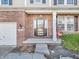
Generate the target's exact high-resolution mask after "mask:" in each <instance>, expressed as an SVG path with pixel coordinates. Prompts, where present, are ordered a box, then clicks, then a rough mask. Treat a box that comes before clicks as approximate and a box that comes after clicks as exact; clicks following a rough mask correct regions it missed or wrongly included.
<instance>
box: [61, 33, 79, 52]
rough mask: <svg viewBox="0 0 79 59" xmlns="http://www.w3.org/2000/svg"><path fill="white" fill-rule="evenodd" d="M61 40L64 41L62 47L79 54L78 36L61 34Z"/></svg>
mask: <svg viewBox="0 0 79 59" xmlns="http://www.w3.org/2000/svg"><path fill="white" fill-rule="evenodd" d="M61 39H63V40H64V47H65V48H67V49H69V50H72V51H75V52H79V34H63V36H62V37H61Z"/></svg>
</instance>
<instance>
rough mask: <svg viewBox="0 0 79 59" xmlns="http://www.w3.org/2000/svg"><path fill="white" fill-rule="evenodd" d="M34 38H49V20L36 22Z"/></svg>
mask: <svg viewBox="0 0 79 59" xmlns="http://www.w3.org/2000/svg"><path fill="white" fill-rule="evenodd" d="M34 36H39V37H43V36H47V20H43V19H37V20H34Z"/></svg>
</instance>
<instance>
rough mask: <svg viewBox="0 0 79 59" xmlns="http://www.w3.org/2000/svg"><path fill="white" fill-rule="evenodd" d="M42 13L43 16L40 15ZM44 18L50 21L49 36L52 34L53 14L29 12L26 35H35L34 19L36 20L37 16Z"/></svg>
mask: <svg viewBox="0 0 79 59" xmlns="http://www.w3.org/2000/svg"><path fill="white" fill-rule="evenodd" d="M40 15H41V16H40ZM39 17H41V18H43V19H46V20H47V21H48V36H47V37H51V36H52V15H51V14H47V15H46V14H29V15H27V16H26V36H28V38H32V37H34V34H33V32H34V29H33V20H36V19H37V18H39Z"/></svg>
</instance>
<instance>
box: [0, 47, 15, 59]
mask: <svg viewBox="0 0 79 59" xmlns="http://www.w3.org/2000/svg"><path fill="white" fill-rule="evenodd" d="M14 48H15V47H13V46H0V58H1V57H4V56H6V55H7V54H8V53H9V52H10V51H12V50H13V49H14Z"/></svg>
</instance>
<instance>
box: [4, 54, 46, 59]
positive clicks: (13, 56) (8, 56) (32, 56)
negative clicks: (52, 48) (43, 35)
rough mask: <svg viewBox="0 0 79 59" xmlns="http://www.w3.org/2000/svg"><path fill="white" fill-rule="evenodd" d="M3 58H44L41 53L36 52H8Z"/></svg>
mask: <svg viewBox="0 0 79 59" xmlns="http://www.w3.org/2000/svg"><path fill="white" fill-rule="evenodd" d="M3 59H46V58H45V57H44V55H43V54H38V53H21V54H19V53H10V54H8V55H7V56H6V57H4V58H3Z"/></svg>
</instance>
